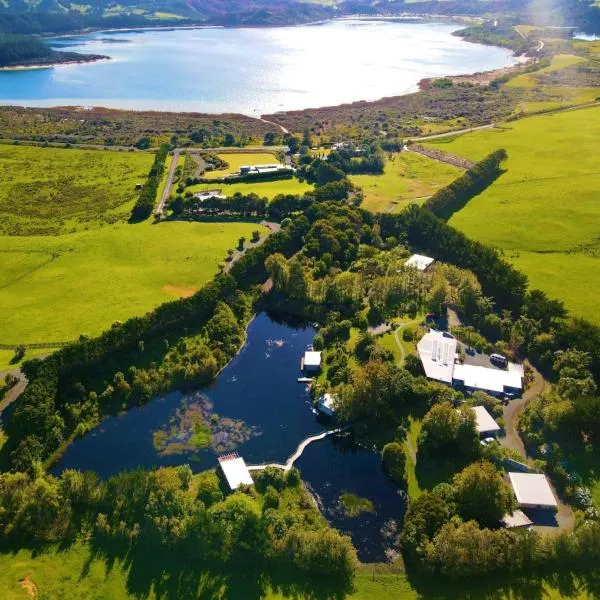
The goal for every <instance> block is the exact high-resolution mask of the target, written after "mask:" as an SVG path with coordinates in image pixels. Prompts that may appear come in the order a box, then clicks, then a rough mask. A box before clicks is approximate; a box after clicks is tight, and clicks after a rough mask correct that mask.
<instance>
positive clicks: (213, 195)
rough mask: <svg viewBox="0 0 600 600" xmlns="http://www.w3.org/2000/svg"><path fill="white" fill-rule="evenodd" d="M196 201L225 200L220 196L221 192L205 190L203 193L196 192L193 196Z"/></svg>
mask: <svg viewBox="0 0 600 600" xmlns="http://www.w3.org/2000/svg"><path fill="white" fill-rule="evenodd" d="M194 198H196V200H208V198H220V199H221V200H224V199H225V196H224V195H223V194H221V190H206V191H204V192H196V193H195V194H194Z"/></svg>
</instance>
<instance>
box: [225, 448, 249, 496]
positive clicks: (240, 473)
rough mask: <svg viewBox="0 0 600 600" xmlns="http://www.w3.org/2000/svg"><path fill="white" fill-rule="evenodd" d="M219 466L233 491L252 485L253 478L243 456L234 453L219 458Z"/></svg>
mask: <svg viewBox="0 0 600 600" xmlns="http://www.w3.org/2000/svg"><path fill="white" fill-rule="evenodd" d="M218 460H219V466H220V467H221V471H223V475H224V476H225V479H226V480H227V485H229V488H230V489H231V491H234V490H237V489H238V488H239V487H240V486H241V485H252V484H253V483H254V481H252V476H251V475H250V471H248V467H247V466H246V463H245V462H244V459H243V458H242V457H241V456H238V455H237V453H235V452H233V453H232V454H225V455H224V456H220V457H219V459H218Z"/></svg>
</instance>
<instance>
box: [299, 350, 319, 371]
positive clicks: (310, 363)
mask: <svg viewBox="0 0 600 600" xmlns="http://www.w3.org/2000/svg"><path fill="white" fill-rule="evenodd" d="M320 368H321V353H320V352H316V351H314V350H307V351H306V352H305V353H304V358H303V359H302V369H303V370H304V371H318V370H319V369H320Z"/></svg>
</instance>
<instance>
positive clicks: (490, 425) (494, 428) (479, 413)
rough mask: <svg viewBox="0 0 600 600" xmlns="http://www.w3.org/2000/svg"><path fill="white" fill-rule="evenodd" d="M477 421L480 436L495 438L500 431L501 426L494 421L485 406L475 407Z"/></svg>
mask: <svg viewBox="0 0 600 600" xmlns="http://www.w3.org/2000/svg"><path fill="white" fill-rule="evenodd" d="M472 408H473V412H474V413H475V419H476V420H477V433H479V435H480V436H486V437H487V436H494V435H496V433H498V431H500V425H498V423H496V421H494V417H492V415H490V413H489V412H488V411H487V409H486V408H485V406H473V407H472Z"/></svg>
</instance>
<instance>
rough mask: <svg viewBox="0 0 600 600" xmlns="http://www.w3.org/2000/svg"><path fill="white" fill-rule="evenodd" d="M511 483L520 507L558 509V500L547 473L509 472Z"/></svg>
mask: <svg viewBox="0 0 600 600" xmlns="http://www.w3.org/2000/svg"><path fill="white" fill-rule="evenodd" d="M508 477H509V479H510V483H511V485H512V487H513V490H514V492H515V496H516V497H517V502H518V503H519V508H550V509H556V508H557V507H558V502H557V501H556V498H555V497H554V492H553V491H552V488H551V487H550V484H549V483H548V479H546V476H545V475H542V474H541V473H509V474H508Z"/></svg>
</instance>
